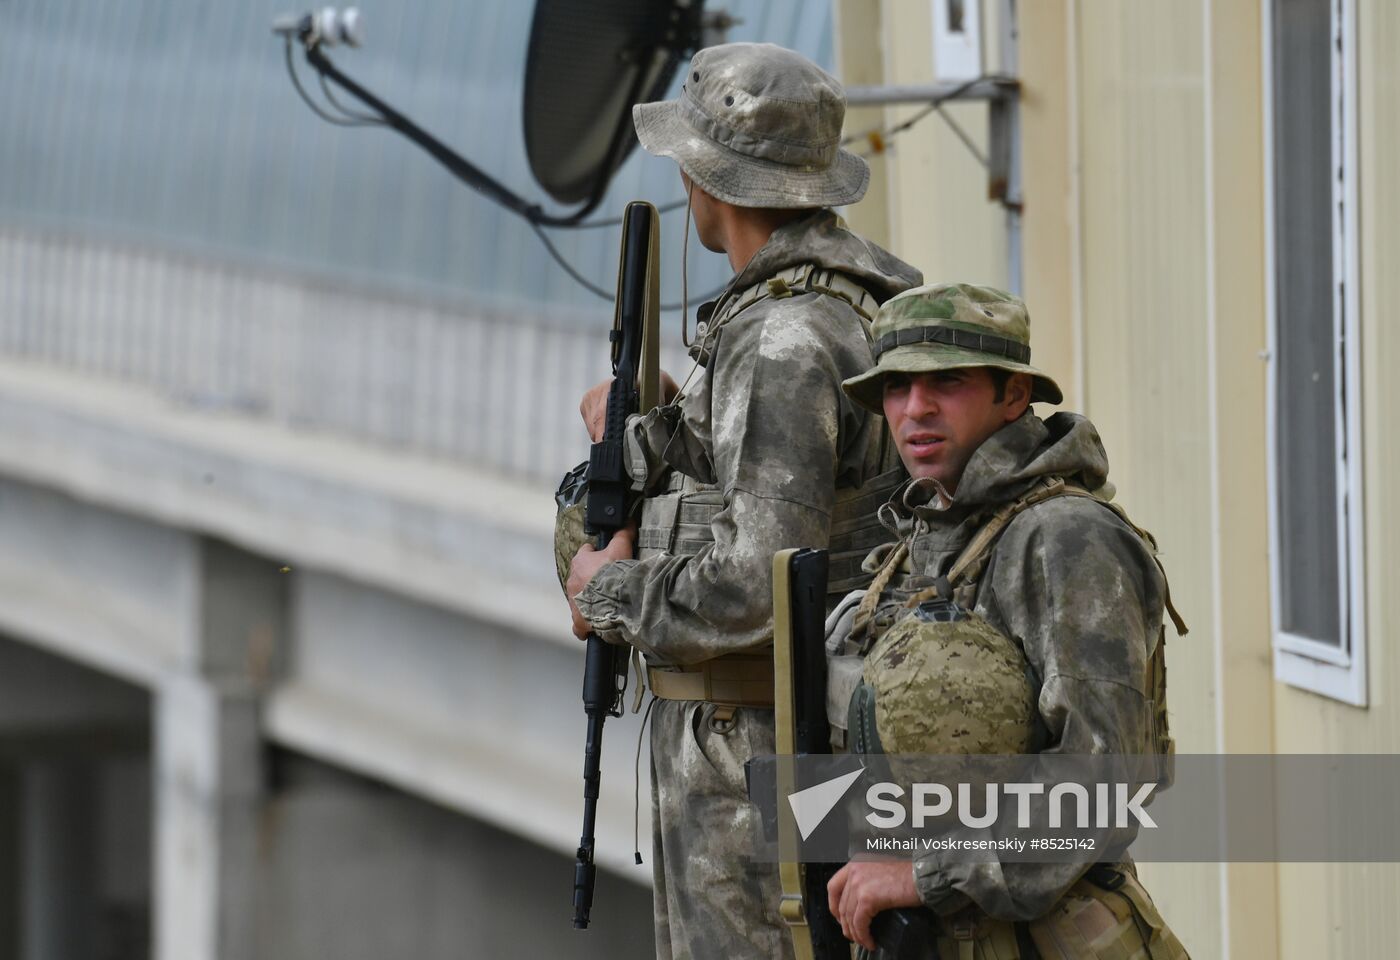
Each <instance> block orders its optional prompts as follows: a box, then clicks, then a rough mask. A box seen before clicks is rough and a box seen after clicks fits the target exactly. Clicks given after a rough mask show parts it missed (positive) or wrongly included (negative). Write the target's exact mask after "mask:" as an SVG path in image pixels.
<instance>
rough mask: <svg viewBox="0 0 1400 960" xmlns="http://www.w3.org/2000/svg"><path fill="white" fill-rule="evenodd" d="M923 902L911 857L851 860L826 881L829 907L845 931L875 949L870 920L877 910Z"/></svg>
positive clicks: (873, 917) (849, 937)
mask: <svg viewBox="0 0 1400 960" xmlns="http://www.w3.org/2000/svg"><path fill="white" fill-rule="evenodd" d="M920 903H922V901H921V900H920V899H919V890H918V888H917V887H915V886H914V867H913V864H911V863H909V862H908V861H905V862H902V863H901V862H898V861H862V862H858V863H848V864H846V865H845V866H844V867H842V868H841V869H840V870H838V871H836V876H834V877H832V878H831V882H830V883H828V884H827V885H826V904H827V908H828V909H829V910H830V911H831V915H832V916H833V917H835V918H836V919H837V920H839V921H840V922H841V933H842V935H844V936H845V938H846V939H847V940H850V941H852V942H853V943H858V944H860V945H861V946H862V947H864V948H865V949H867V950H870V951H872V952H873V951H874V950H875V949H876V944H875V938H874V937H872V936H871V935H870V921H871V920H874V919H875V914H877V913H880V912H881V911H883V910H889V909H892V908H894V907H917V906H919V905H920Z"/></svg>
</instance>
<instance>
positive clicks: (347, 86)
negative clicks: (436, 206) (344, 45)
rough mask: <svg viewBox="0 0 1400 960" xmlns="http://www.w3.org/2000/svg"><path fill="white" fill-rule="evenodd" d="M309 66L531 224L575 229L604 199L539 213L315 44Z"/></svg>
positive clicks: (599, 196) (308, 55)
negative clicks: (560, 213) (562, 213)
mask: <svg viewBox="0 0 1400 960" xmlns="http://www.w3.org/2000/svg"><path fill="white" fill-rule="evenodd" d="M306 62H307V63H309V64H311V66H312V67H314V68H315V69H316V71H317V72H318V73H320V74H321V76H323V77H325V78H326V79H328V80H331V81H334V82H335V83H336V84H337V85H338V86H340V87H341V88H343V89H344V90H345V91H346V92H347V93H349V94H350V95H351V96H353V97H355V98H356V99H357V100H359V101H360V102H361V103H363V104H365V105H366V106H368V107H369V108H370V109H372V110H374V111H375V112H376V113H378V114H379V115H380V116H381V117H383V119H384V122H385V123H386V124H388V125H389V126H391V127H393V128H394V129H395V130H397V131H398V132H399V133H401V134H403V135H404V136H405V137H408V139H410V140H412V141H413V142H414V143H416V144H418V145H419V146H420V147H422V148H423V149H424V150H426V151H428V153H430V154H431V155H432V156H433V158H434V159H436V160H437V161H438V162H439V163H441V164H442V165H443V166H444V167H446V168H447V169H448V171H450V172H451V173H452V175H453V176H455V177H457V178H458V179H459V180H461V181H462V182H464V183H466V184H467V186H469V187H471V188H472V189H473V190H476V191H477V192H478V193H481V194H484V195H485V196H487V197H489V198H490V199H492V200H494V201H495V202H497V203H499V204H500V205H501V206H503V207H505V208H506V209H507V210H510V211H511V212H512V213H515V214H517V215H518V216H520V217H522V218H524V219H525V220H528V221H529V222H530V223H533V224H538V225H540V226H546V227H567V226H572V225H574V224H576V223H578V222H579V221H580V220H582V219H583V218H584V217H586V216H588V214H590V213H592V212H593V210H594V208H595V207H597V206H598V203H599V202H600V201H601V200H602V199H603V198H602V191H599V192H598V193H597V195H595V196H593V197H591V198H589V201H588V203H587V204H585V205H584V206H583V207H582V208H580V209H579V210H576V211H575V212H573V213H570V214H569V215H568V216H564V217H557V216H551V215H549V214H547V213H545V212H544V211H543V210H542V209H540V207H539V205H538V204H534V203H527V202H526V201H525V200H524V199H522V198H521V197H520V196H519V195H518V194H516V193H514V192H513V191H511V189H510V188H509V187H507V186H506V185H505V184H503V183H501V182H500V181H499V180H497V179H496V178H494V177H492V176H491V175H490V174H488V173H487V172H486V171H484V170H482V169H481V168H480V167H478V166H476V165H475V164H474V163H472V162H471V161H469V160H467V159H466V158H465V157H463V156H462V155H461V154H459V153H457V152H456V151H455V150H453V149H452V148H451V147H449V146H448V145H447V144H445V143H443V142H442V141H441V140H439V139H438V138H437V137H435V136H433V135H432V134H431V133H429V132H428V131H426V130H424V129H423V128H422V127H420V126H418V124H416V123H414V122H413V121H412V120H410V119H408V117H405V116H404V115H403V114H402V113H399V111H397V110H395V109H394V108H393V107H391V106H389V105H388V104H387V103H385V102H384V101H383V100H381V99H379V98H378V97H376V96H375V95H374V94H372V93H370V92H369V91H368V90H366V89H365V88H364V87H362V86H360V84H358V83H356V82H355V81H354V80H352V79H351V78H350V77H348V76H346V75H345V74H344V73H342V72H341V71H340V69H339V68H338V67H336V65H335V64H333V63H331V61H330V58H329V57H327V56H326V55H325V53H324V52H322V50H321V45H320V44H318V43H313V44H310V45H308V46H307V48H306Z"/></svg>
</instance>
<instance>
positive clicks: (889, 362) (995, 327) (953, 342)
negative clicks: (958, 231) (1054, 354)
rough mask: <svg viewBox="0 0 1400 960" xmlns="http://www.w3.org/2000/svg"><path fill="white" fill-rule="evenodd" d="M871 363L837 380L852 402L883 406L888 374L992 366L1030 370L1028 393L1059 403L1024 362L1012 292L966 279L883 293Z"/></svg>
mask: <svg viewBox="0 0 1400 960" xmlns="http://www.w3.org/2000/svg"><path fill="white" fill-rule="evenodd" d="M871 334H872V336H873V338H874V341H875V343H874V349H873V352H874V355H875V366H874V367H872V368H871V369H869V370H867V371H866V372H865V373H862V374H861V375H860V376H858V377H852V378H851V379H849V380H847V381H845V382H844V383H843V384H841V387H842V389H844V390H845V391H846V395H847V396H849V397H850V398H851V399H852V400H854V401H855V402H856V403H858V404H860V405H861V406H862V407H865V408H866V409H867V410H870V411H872V412H874V413H879V414H883V413H884V379H885V374H887V373H932V372H934V371H936V370H954V369H957V368H959V367H999V368H1000V369H1002V370H1010V371H1012V372H1014V373H1028V374H1030V375H1031V380H1032V387H1031V400H1032V401H1035V402H1043V403H1059V402H1060V401H1061V400H1063V399H1064V394H1062V393H1061V392H1060V387H1059V385H1058V384H1056V383H1055V381H1054V380H1052V379H1050V377H1048V376H1047V375H1046V374H1044V373H1043V372H1041V371H1040V370H1037V369H1036V368H1035V367H1033V366H1031V346H1030V342H1031V318H1030V314H1029V313H1027V312H1026V305H1025V304H1024V303H1022V302H1021V300H1020V299H1019V298H1017V297H1013V296H1012V295H1011V294H1009V293H1004V292H1003V291H1001V290H997V289H994V288H993V287H978V286H973V285H972V284H970V283H934V284H928V285H926V286H922V287H915V288H914V289H912V290H906V291H904V292H903V293H901V294H899V295H898V296H895V297H891V298H890V299H889V300H886V301H885V303H884V305H883V306H881V307H880V310H879V312H878V313H877V314H876V315H875V323H874V327H873V329H872V331H871Z"/></svg>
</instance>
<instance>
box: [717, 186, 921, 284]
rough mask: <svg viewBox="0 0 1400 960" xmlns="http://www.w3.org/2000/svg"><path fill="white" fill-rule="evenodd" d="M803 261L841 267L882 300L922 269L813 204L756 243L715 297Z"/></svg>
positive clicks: (913, 280)
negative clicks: (726, 284) (744, 263)
mask: <svg viewBox="0 0 1400 960" xmlns="http://www.w3.org/2000/svg"><path fill="white" fill-rule="evenodd" d="M802 263H815V264H816V265H817V266H818V267H822V268H824V269H830V270H839V271H840V272H841V273H843V274H845V275H846V276H848V277H850V278H851V279H852V280H854V281H855V282H856V283H858V284H860V285H861V286H862V287H864V288H865V289H866V290H869V291H870V293H872V294H873V295H874V296H875V298H876V299H877V300H881V301H883V300H886V299H888V298H890V297H892V296H894V295H895V294H896V293H899V292H900V291H902V290H907V289H908V288H909V287H912V286H915V285H917V284H919V283H922V282H923V274H922V273H920V272H919V271H918V270H916V269H915V268H914V267H911V266H910V265H909V264H907V263H905V262H904V261H903V260H901V259H899V258H898V257H896V256H895V255H894V254H892V253H890V252H889V251H888V250H886V249H884V248H883V247H879V246H877V245H875V244H873V243H871V242H870V241H869V240H865V239H863V238H861V237H858V236H856V235H855V234H854V233H852V232H851V231H850V230H849V229H847V227H846V222H845V221H844V220H842V219H841V218H840V217H838V216H837V215H836V214H835V213H834V212H833V211H832V210H830V209H827V208H822V209H820V210H813V211H812V212H811V213H808V214H806V215H804V216H801V217H798V218H797V219H796V220H793V221H791V222H789V223H785V224H783V225H782V226H781V227H779V228H778V229H777V230H774V231H773V235H772V236H771V237H769V238H768V242H767V243H765V244H764V245H763V246H762V247H760V248H759V250H758V252H757V253H755V254H754V255H753V259H751V260H750V261H749V262H748V263H747V264H746V265H745V266H744V269H742V270H740V271H739V272H738V273H737V274H736V275H735V276H734V279H733V280H731V281H730V282H729V286H728V287H726V288H725V291H724V293H723V294H722V295H721V296H720V298H719V300H718V301H717V302H718V303H722V302H723V301H724V300H725V299H727V298H728V296H729V295H730V294H732V293H735V292H737V291H739V290H743V289H746V288H747V287H751V286H753V285H754V284H755V283H761V282H762V281H764V280H767V279H768V278H769V277H771V276H773V275H774V274H776V273H777V272H778V271H780V270H783V269H786V268H787V267H794V266H797V265H798V264H802Z"/></svg>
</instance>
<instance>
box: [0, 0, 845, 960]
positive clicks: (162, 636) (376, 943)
mask: <svg viewBox="0 0 1400 960" xmlns="http://www.w3.org/2000/svg"><path fill="white" fill-rule="evenodd" d="M361 6H362V8H363V11H364V17H365V21H366V24H367V28H368V42H367V44H366V46H365V47H364V49H362V50H359V51H352V50H348V49H345V48H340V49H338V50H336V51H335V57H336V58H337V59H338V60H339V62H340V64H341V65H342V66H343V67H344V68H345V69H346V70H347V71H349V72H350V73H352V74H353V75H354V76H356V77H357V78H359V79H360V80H362V81H363V82H364V83H366V84H367V85H368V86H370V87H371V88H372V89H374V90H376V91H377V92H378V93H379V94H380V95H382V96H384V97H385V98H386V99H388V100H390V101H391V102H393V103H395V104H396V105H398V106H400V107H401V108H402V109H403V110H405V112H407V113H409V114H410V115H411V116H413V117H414V118H415V119H416V120H417V121H418V122H419V123H421V124H422V125H423V126H425V127H426V128H428V129H430V130H433V131H434V132H436V133H438V134H439V135H440V136H442V137H443V138H444V139H445V140H447V141H448V142H450V143H452V144H453V145H455V146H456V147H458V148H459V149H460V150H461V151H462V152H463V153H464V154H465V155H467V156H468V157H469V158H471V159H472V160H473V161H474V162H475V163H477V164H479V165H480V166H482V167H483V168H484V169H486V170H487V171H488V172H489V173H491V174H492V175H493V176H495V177H498V178H499V179H501V180H502V181H504V182H505V183H507V184H508V185H510V186H511V187H513V188H514V189H516V190H517V191H519V192H520V193H522V194H523V195H525V196H526V197H529V198H531V199H535V198H539V199H544V198H543V193H542V191H540V190H539V189H538V188H537V187H536V186H535V184H534V183H533V181H532V179H531V177H530V173H529V168H528V166H527V165H526V161H525V152H524V144H523V137H522V124H521V109H522V85H523V81H524V70H525V58H526V48H527V43H528V39H529V31H530V24H531V17H532V13H533V9H532V8H533V5H532V4H528V3H504V2H494V0H492V2H446V0H435V2H432V3H429V4H414V5H402V4H381V5H375V4H374V3H373V2H371V3H369V4H362V5H361ZM728 9H729V10H730V11H731V12H732V13H733V14H734V15H735V16H737V17H738V18H740V19H741V20H742V22H741V23H740V24H738V25H737V26H736V27H735V28H734V29H733V31H732V33H731V36H732V37H733V38H735V39H765V40H772V41H775V42H777V43H781V44H784V45H786V46H790V47H794V48H796V49H799V50H802V51H803V52H805V53H807V54H808V55H810V56H812V57H814V58H816V59H818V60H820V61H823V62H827V63H829V62H830V60H831V40H832V35H831V16H830V11H829V9H827V8H825V7H823V6H818V7H816V8H813V9H806V8H803V7H800V6H799V5H798V4H795V3H787V4H776V5H770V4H765V3H760V2H748V0H739V2H735V3H731V4H729V5H728ZM286 12H288V11H287V10H286V9H285V8H284V6H283V5H282V4H281V3H273V2H258V3H251V4H249V3H220V2H213V0H197V2H193V3H191V2H188V0H185V2H179V3H176V2H171V0H141V2H138V3H135V4H121V5H109V4H89V3H82V2H68V0H61V2H57V3H51V2H48V0H43V2H39V0H17V2H7V3H4V4H0V411H3V412H0V421H3V422H0V448H3V451H4V452H3V453H0V634H3V636H0V957H19V958H23V960H85V958H103V960H128V958H144V957H147V956H152V957H159V958H161V960H200V958H214V957H218V958H235V957H238V958H254V957H256V958H260V960H273V958H294V957H295V958H310V957H331V956H334V957H340V958H344V960H349V958H366V960H368V958H383V957H387V956H412V957H417V958H423V960H429V958H435V957H439V958H448V957H452V958H459V957H474V956H548V955H571V956H572V955H578V956H609V957H645V956H650V955H651V953H652V920H651V896H650V889H649V885H650V865H649V862H648V865H646V866H642V867H638V866H635V865H634V864H633V857H632V850H633V839H632V837H633V756H634V752H635V748H636V740H637V734H638V729H637V724H636V719H635V718H633V717H629V718H627V719H626V720H623V721H615V722H613V723H611V724H609V728H608V735H607V749H606V751H605V763H606V768H605V795H604V797H603V800H602V803H601V820H600V823H599V830H598V837H599V839H598V848H599V856H600V860H601V862H602V863H603V865H604V867H605V870H604V876H603V877H602V879H601V880H600V885H599V890H598V894H597V901H596V904H597V905H596V908H595V910H594V914H593V919H594V922H593V927H592V929H590V930H589V931H588V932H586V933H580V932H577V931H574V930H573V929H571V926H570V919H571V916H572V908H571V898H572V881H573V852H574V848H575V847H576V846H577V844H578V833H579V826H580V821H581V809H582V801H581V796H582V779H581V772H582V747H583V713H582V705H581V701H580V699H579V686H580V678H581V669H582V660H581V656H580V654H581V649H582V648H581V645H580V644H579V643H578V642H577V641H575V640H574V639H573V638H572V636H571V634H570V632H569V621H568V613H567V608H566V607H565V605H564V603H563V600H562V598H561V596H560V593H559V588H558V585H557V584H556V583H555V581H554V573H553V558H552V549H551V542H550V538H551V535H552V529H553V513H554V505H553V501H552V497H551V495H552V493H553V489H554V485H555V483H556V482H557V481H558V478H559V476H560V475H561V474H562V473H563V471H564V470H565V469H567V468H568V467H570V466H572V465H573V464H574V463H576V462H578V461H579V460H580V459H582V458H583V457H584V456H585V455H586V449H587V448H586V444H587V438H586V436H585V435H584V434H583V431H582V427H581V425H580V423H579V420H578V414H577V403H578V397H579V396H580V395H581V393H582V392H583V390H584V388H585V387H587V386H590V385H592V384H593V383H595V382H597V381H598V380H599V379H601V378H602V377H603V376H604V375H605V374H606V373H607V371H608V362H607V342H606V330H607V328H608V326H609V325H610V323H611V318H612V309H611V304H610V303H605V302H604V301H602V300H599V299H597V298H595V297H593V296H592V295H591V294H589V293H588V292H587V291H585V290H583V289H582V288H580V287H579V286H578V285H577V284H576V283H574V281H572V280H571V279H570V278H569V277H568V276H567V275H566V274H565V273H564V272H563V271H562V270H561V269H559V268H558V267H557V266H556V265H555V264H554V263H553V262H552V261H551V260H550V259H549V258H548V257H547V256H546V254H545V252H544V248H543V247H542V246H541V245H540V243H539V241H538V240H537V239H536V237H535V236H534V235H533V234H532V233H531V231H530V228H529V227H528V226H527V225H526V224H525V223H524V222H523V221H521V220H519V219H517V218H515V217H513V216H511V215H509V214H507V213H504V212H503V211H502V210H501V209H500V208H499V207H497V206H495V205H494V204H493V203H491V202H489V201H487V200H485V199H483V198H482V197H480V196H478V195H477V194H475V193H473V192H472V191H470V190H468V189H467V188H466V187H464V186H463V185H462V184H460V183H459V182H458V181H456V180H454V179H453V178H452V177H451V176H450V175H449V174H448V173H447V172H445V171H444V170H443V169H442V168H441V167H439V166H438V165H437V164H436V163H435V162H433V161H432V160H431V159H430V158H429V157H428V156H427V155H426V154H424V153H422V152H421V151H420V150H419V149H418V148H417V147H415V146H413V145H412V144H410V143H409V142H407V141H406V140H404V139H402V138H400V137H398V136H397V135H394V134H392V133H390V132H386V131H385V130H382V129H344V128H340V127H335V126H331V125H330V124H327V123H325V122H322V121H321V120H319V119H318V118H317V117H315V116H314V115H313V114H312V113H311V112H310V111H309V110H308V109H307V107H306V105H305V104H303V103H302V101H301V100H300V99H298V97H297V95H296V93H295V92H294V89H293V87H292V85H291V82H290V81H289V79H288V76H287V68H286V65H285V62H284V50H283V46H282V43H281V41H280V40H279V39H278V38H275V37H274V36H273V35H272V33H271V31H270V26H271V24H272V21H273V18H274V17H275V16H276V15H278V14H282V13H286ZM297 60H298V62H299V61H300V56H299V55H298V57H297ZM300 72H301V75H302V82H303V83H304V84H306V85H307V86H308V87H310V88H311V89H312V91H313V92H315V93H316V94H317V95H319V90H318V89H317V88H316V84H315V82H314V79H313V78H314V74H312V73H311V72H310V71H309V70H307V68H306V67H305V65H304V64H300ZM342 97H343V95H342ZM682 196H683V194H682V191H681V185H680V182H679V178H678V176H677V174H676V170H675V165H674V164H673V163H671V162H669V161H661V160H656V159H654V158H651V157H648V156H645V155H637V156H634V157H633V158H632V159H631V160H630V161H629V162H628V163H627V165H626V166H625V167H624V168H623V169H622V170H621V171H620V173H619V174H618V176H617V178H616V181H615V183H614V185H613V187H612V190H611V192H610V194H609V200H608V202H607V203H605V205H604V207H603V208H602V209H601V210H599V211H598V213H597V214H596V218H597V219H606V218H608V217H610V216H615V215H616V214H618V213H620V212H621V209H622V206H623V204H624V203H625V202H626V201H627V200H630V199H632V198H635V197H645V198H649V199H651V200H653V201H655V202H657V203H664V202H666V201H671V200H675V199H677V198H681V197H682ZM682 218H683V214H682V213H672V214H668V215H666V217H665V233H664V236H663V245H664V249H666V250H667V251H669V254H670V255H669V256H668V257H667V258H666V264H665V288H666V294H667V297H668V298H672V297H674V298H675V299H679V295H680V282H679V276H680V260H679V257H680V250H681V244H680V236H681V234H680V230H681V227H682ZM554 236H555V240H556V242H557V243H558V244H559V246H560V248H561V250H562V252H563V254H564V255H565V256H566V257H567V258H568V259H569V260H570V262H572V263H573V264H574V265H575V266H576V268H577V269H578V270H579V271H580V272H581V273H583V274H584V275H586V276H587V277H589V278H590V279H591V280H593V281H594V282H596V283H598V284H600V285H602V286H603V287H606V288H611V287H612V286H614V285H615V282H616V264H617V252H618V242H619V232H618V230H617V229H616V228H607V229H596V230H591V231H577V232H573V233H563V232H559V233H556V234H555V235H554ZM690 250H691V254H692V256H691V270H690V291H691V294H692V297H694V296H695V295H696V294H699V293H702V292H704V291H707V290H713V289H714V288H716V287H718V286H720V285H721V284H722V283H723V281H724V279H725V278H726V277H727V276H728V273H729V270H728V266H727V264H725V263H724V262H723V261H722V260H721V258H719V257H717V256H715V255H713V254H709V253H707V252H706V251H704V250H703V248H701V247H700V246H699V244H692V245H691V247H690ZM666 322H667V327H668V330H669V331H671V332H670V336H669V339H670V340H671V341H673V342H678V341H679V336H678V335H676V334H675V332H674V324H678V322H679V314H678V313H677V312H672V313H670V314H668V316H667V318H666ZM673 353H674V351H673ZM678 363H679V361H673V362H672V364H671V365H672V367H673V368H674V367H676V366H678ZM641 778H642V790H643V791H644V793H643V802H642V805H641V824H640V831H641V836H642V837H643V838H646V837H648V836H649V824H648V804H647V802H646V793H645V791H646V790H647V771H646V768H645V766H643V767H642V770H641ZM643 852H644V854H645V855H646V856H647V859H648V861H649V860H650V856H649V848H644V851H643Z"/></svg>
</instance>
